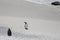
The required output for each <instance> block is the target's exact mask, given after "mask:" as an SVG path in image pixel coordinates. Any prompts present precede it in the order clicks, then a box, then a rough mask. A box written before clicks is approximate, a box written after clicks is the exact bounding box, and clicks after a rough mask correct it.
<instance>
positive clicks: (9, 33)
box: [7, 28, 12, 36]
mask: <svg viewBox="0 0 60 40" xmlns="http://www.w3.org/2000/svg"><path fill="white" fill-rule="evenodd" d="M7 34H8V36H12V32H11V30H10V28H9V29H8V31H7Z"/></svg>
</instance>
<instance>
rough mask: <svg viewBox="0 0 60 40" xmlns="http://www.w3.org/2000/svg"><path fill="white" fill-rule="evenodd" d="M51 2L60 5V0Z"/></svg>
mask: <svg viewBox="0 0 60 40" xmlns="http://www.w3.org/2000/svg"><path fill="white" fill-rule="evenodd" d="M51 4H52V5H55V6H57V5H60V2H58V1H55V2H52V3H51Z"/></svg>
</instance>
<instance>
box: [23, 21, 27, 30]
mask: <svg viewBox="0 0 60 40" xmlns="http://www.w3.org/2000/svg"><path fill="white" fill-rule="evenodd" d="M24 23H25V25H24V27H25V29H26V30H28V24H27V22H24Z"/></svg>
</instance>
